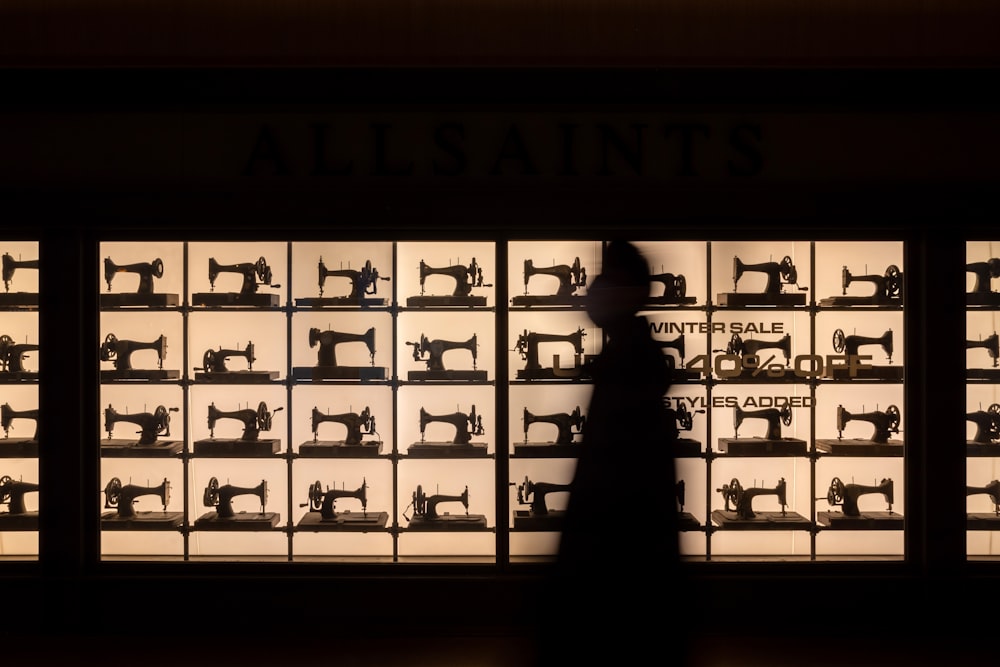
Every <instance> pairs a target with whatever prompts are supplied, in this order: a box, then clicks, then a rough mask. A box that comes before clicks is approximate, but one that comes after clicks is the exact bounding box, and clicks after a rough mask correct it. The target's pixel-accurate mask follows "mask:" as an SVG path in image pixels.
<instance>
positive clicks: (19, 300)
mask: <svg viewBox="0 0 1000 667" xmlns="http://www.w3.org/2000/svg"><path fill="white" fill-rule="evenodd" d="M2 260H3V261H2V263H3V268H2V270H3V293H2V294H0V307H3V308H35V307H37V306H38V292H11V291H10V285H11V283H12V282H13V280H14V273H15V272H16V271H17V270H18V269H35V270H37V269H38V260H37V259H28V260H20V259H15V258H14V256H13V255H11V254H10V253H6V252H5V253H4V254H3V258H2Z"/></svg>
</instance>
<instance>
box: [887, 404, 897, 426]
mask: <svg viewBox="0 0 1000 667" xmlns="http://www.w3.org/2000/svg"><path fill="white" fill-rule="evenodd" d="M885 414H886V415H888V416H889V430H890V431H896V430H898V429H899V408H897V407H896V406H895V405H890V406H889V407H887V408H886V409H885Z"/></svg>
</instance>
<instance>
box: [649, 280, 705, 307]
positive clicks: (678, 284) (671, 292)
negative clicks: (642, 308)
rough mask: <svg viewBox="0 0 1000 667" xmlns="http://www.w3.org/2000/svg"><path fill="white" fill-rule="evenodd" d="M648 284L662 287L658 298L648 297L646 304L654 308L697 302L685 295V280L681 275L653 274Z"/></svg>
mask: <svg viewBox="0 0 1000 667" xmlns="http://www.w3.org/2000/svg"><path fill="white" fill-rule="evenodd" d="M649 280H650V282H652V283H654V284H659V285H663V291H662V292H661V293H660V294H659V295H658V296H650V297H649V298H648V299H646V303H648V304H650V305H656V306H686V305H691V304H693V303H695V302H696V301H697V299H696V298H695V297H693V296H688V295H687V278H685V277H684V274H683V273H654V274H652V275H651V276H650V277H649Z"/></svg>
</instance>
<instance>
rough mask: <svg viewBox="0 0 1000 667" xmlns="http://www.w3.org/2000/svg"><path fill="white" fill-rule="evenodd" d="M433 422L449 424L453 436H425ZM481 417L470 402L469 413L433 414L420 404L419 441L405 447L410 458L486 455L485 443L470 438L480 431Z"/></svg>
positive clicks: (481, 430)
mask: <svg viewBox="0 0 1000 667" xmlns="http://www.w3.org/2000/svg"><path fill="white" fill-rule="evenodd" d="M433 422H443V423H446V424H451V426H453V427H454V429H455V436H454V437H453V438H452V439H451V441H449V442H441V441H428V440H424V433H425V431H426V429H427V425H428V424H430V423H433ZM484 432H485V431H484V429H483V417H482V415H477V414H476V406H475V405H473V406H472V409H471V410H470V412H468V413H464V412H452V413H449V414H444V415H432V414H430V413H429V412H427V411H426V410H425V409H424V408H420V441H419V442H414V443H413V444H411V445H410V446H409V448H408V449H407V450H406V452H407V455H408V456H411V457H413V458H482V457H485V456H486V455H487V449H488V446H487V443H485V442H473V440H472V438H473V437H475V436H477V435H483V433H484Z"/></svg>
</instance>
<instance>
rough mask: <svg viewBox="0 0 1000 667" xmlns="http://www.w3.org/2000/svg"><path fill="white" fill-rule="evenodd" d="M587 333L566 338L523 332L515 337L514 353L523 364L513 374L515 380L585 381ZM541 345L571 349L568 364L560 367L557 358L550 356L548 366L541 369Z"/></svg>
mask: <svg viewBox="0 0 1000 667" xmlns="http://www.w3.org/2000/svg"><path fill="white" fill-rule="evenodd" d="M586 335H587V333H586V332H585V331H584V330H583V329H582V328H578V329H577V330H576V331H574V332H573V333H569V334H548V333H538V332H536V331H528V330H527V329H525V330H524V332H523V333H521V334H520V335H519V336H518V337H517V342H516V343H515V344H514V350H515V351H516V352H517V353H518V354H520V355H521V359H523V360H524V368H521V369H519V370H518V371H517V379H518V380H581V379H585V378H586V377H588V372H587V363H588V362H589V361H592V355H585V354H584V351H583V339H584V338H585V337H586ZM542 343H546V344H549V343H562V344H568V345H571V346H572V347H573V357H572V362H571V364H569V365H567V366H563V364H562V363H561V362H560V355H558V354H554V355H552V366H543V365H542V364H541V363H540V362H539V360H538V346H539V345H541V344H542Z"/></svg>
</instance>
